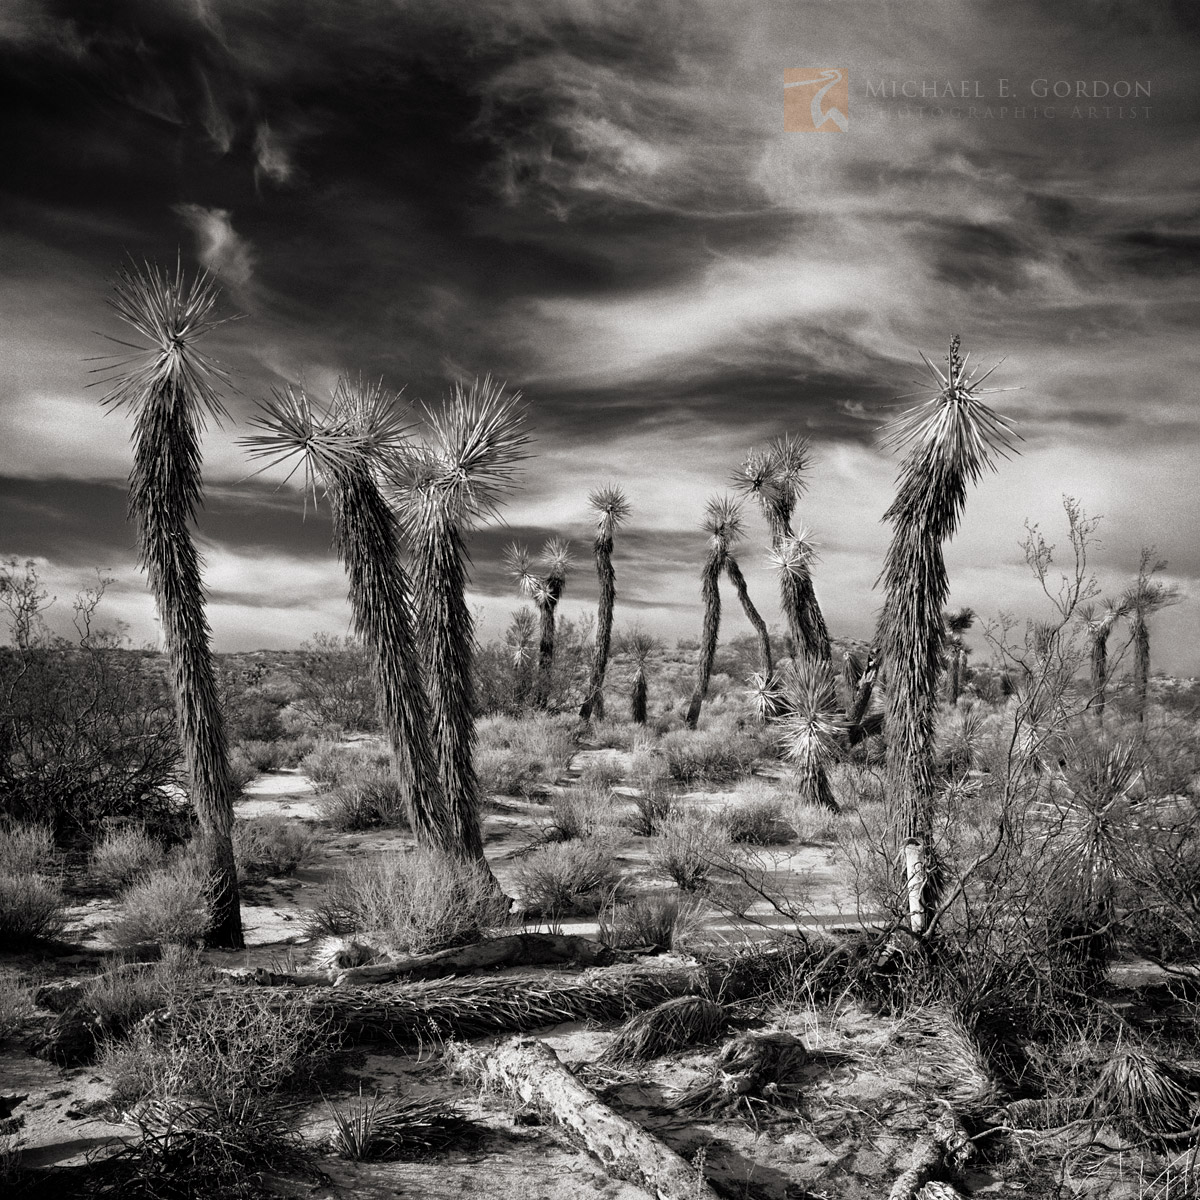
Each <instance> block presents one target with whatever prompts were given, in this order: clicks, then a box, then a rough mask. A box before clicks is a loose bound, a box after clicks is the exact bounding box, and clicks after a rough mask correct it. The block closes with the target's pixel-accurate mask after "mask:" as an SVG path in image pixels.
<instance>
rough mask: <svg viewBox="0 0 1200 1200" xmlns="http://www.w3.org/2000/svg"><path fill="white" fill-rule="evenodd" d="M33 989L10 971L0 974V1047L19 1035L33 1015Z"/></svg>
mask: <svg viewBox="0 0 1200 1200" xmlns="http://www.w3.org/2000/svg"><path fill="white" fill-rule="evenodd" d="M33 1009H34V1003H33V988H32V987H31V986H30V985H29V984H28V983H27V982H26V981H25V979H24V978H23V977H22V976H20V975H16V974H14V973H13V972H11V971H2V972H0V1046H2V1045H3V1044H4V1043H5V1042H6V1041H8V1039H9V1038H11V1037H14V1036H15V1035H16V1034H18V1033H20V1031H21V1028H22V1026H23V1025H24V1024H25V1022H26V1021H27V1020H28V1019H29V1017H30V1016H31V1014H32V1013H33Z"/></svg>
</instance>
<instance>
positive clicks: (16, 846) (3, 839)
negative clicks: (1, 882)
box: [0, 823, 58, 875]
mask: <svg viewBox="0 0 1200 1200" xmlns="http://www.w3.org/2000/svg"><path fill="white" fill-rule="evenodd" d="M57 869H58V852H57V851H56V850H55V848H54V834H53V832H52V831H51V829H50V827H49V826H48V825H25V824H19V823H18V824H12V825H0V875H50V874H53V873H54V872H55V871H56V870H57Z"/></svg>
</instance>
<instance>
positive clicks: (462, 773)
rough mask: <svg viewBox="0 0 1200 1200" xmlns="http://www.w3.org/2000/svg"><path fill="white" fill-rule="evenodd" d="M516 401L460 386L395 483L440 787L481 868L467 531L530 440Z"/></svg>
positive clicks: (459, 834)
mask: <svg viewBox="0 0 1200 1200" xmlns="http://www.w3.org/2000/svg"><path fill="white" fill-rule="evenodd" d="M519 404H520V394H519V393H514V394H509V393H508V392H506V391H505V389H504V387H503V385H501V384H497V383H495V382H493V380H492V379H491V378H490V377H488V378H485V379H483V380H476V381H475V382H474V383H473V384H472V385H471V386H470V387H469V388H464V387H463V386H462V385H461V384H456V385H455V387H454V392H453V395H452V396H451V399H450V402H449V403H448V404H447V405H446V406H445V408H444V409H442V410H441V411H440V412H431V413H430V414H429V417H428V423H429V434H430V436H429V440H428V443H427V444H426V445H424V446H421V447H419V448H418V449H416V450H414V452H413V454H412V456H411V463H410V466H409V468H408V470H407V471H406V473H405V474H404V475H402V476H401V478H400V479H399V480H398V481H397V483H398V485H399V486H398V488H397V503H398V508H399V511H400V515H401V520H402V523H403V526H404V530H405V533H406V540H407V542H408V545H409V551H410V556H411V563H412V574H413V582H414V584H415V590H416V611H417V628H418V631H419V637H420V641H421V646H422V649H423V651H424V658H425V664H426V671H425V683H426V689H427V697H428V701H429V723H430V736H431V739H432V742H433V752H434V757H435V759H436V760H437V768H438V784H439V787H440V790H441V796H442V803H443V805H444V806H445V808H446V810H447V812H448V814H449V819H450V822H451V825H452V827H453V831H454V839H455V841H456V842H457V844H458V846H459V848H460V852H461V853H462V854H464V855H466V856H468V857H471V858H475V859H478V860H480V861H481V862H482V861H483V841H482V838H481V836H480V831H479V799H480V797H479V779H478V777H477V776H476V774H475V766H474V753H475V686H474V680H473V670H474V656H475V623H474V619H473V617H472V615H471V609H470V606H469V605H468V604H467V569H468V555H467V550H466V545H465V543H464V536H465V534H466V533H467V532H468V531H469V530H470V529H471V528H472V527H473V526H474V525H475V524H477V523H478V522H479V521H480V520H483V519H486V518H487V517H489V516H492V515H494V514H495V512H496V510H497V506H498V505H499V503H500V500H501V499H502V497H503V496H504V495H505V493H506V492H508V491H510V490H511V489H512V487H513V486H514V483H515V473H516V470H517V467H518V465H519V463H520V462H521V461H522V460H523V459H524V458H525V457H526V453H525V448H526V446H527V445H528V443H529V438H528V437H527V436H526V435H525V433H524V431H523V430H522V423H523V420H524V414H523V413H522V411H521V409H520V408H519Z"/></svg>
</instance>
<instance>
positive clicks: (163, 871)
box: [108, 855, 211, 949]
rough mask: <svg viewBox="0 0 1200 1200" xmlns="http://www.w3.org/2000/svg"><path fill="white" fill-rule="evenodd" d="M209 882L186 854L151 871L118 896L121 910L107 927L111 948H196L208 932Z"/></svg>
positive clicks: (206, 874)
mask: <svg viewBox="0 0 1200 1200" xmlns="http://www.w3.org/2000/svg"><path fill="white" fill-rule="evenodd" d="M210 889H211V879H210V877H209V875H208V873H207V872H206V871H205V869H204V866H203V865H202V864H201V863H200V862H199V860H198V859H196V858H194V857H192V856H190V855H188V856H181V857H180V858H178V859H177V860H176V861H175V862H173V863H171V864H169V865H167V866H165V867H162V868H160V869H159V870H157V871H152V872H151V873H150V874H149V875H147V876H146V877H145V878H144V879H142V880H140V881H138V882H137V883H134V884H133V885H132V886H131V887H129V888H128V889H127V890H126V892H125V894H124V895H123V896H122V897H121V911H120V914H119V915H118V916H117V919H116V920H115V921H114V922H113V923H112V925H111V926H109V930H108V937H109V940H110V941H111V942H112V944H113V945H114V946H118V947H120V948H122V949H132V948H133V947H135V946H144V945H150V944H157V945H175V946H198V945H199V944H200V943H201V942H202V941H203V940H204V934H205V932H206V931H207V929H208V903H209V894H210Z"/></svg>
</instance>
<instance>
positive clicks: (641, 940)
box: [600, 892, 704, 950]
mask: <svg viewBox="0 0 1200 1200" xmlns="http://www.w3.org/2000/svg"><path fill="white" fill-rule="evenodd" d="M703 926H704V918H703V912H702V910H701V908H700V905H699V904H698V903H697V902H696V901H695V900H694V899H691V898H689V897H686V896H680V895H679V893H678V892H658V893H654V894H652V895H648V896H636V897H634V898H633V899H632V900H628V901H626V902H625V903H623V904H615V905H613V908H612V911H611V913H610V914H609V916H608V918H607V919H606V920H602V921H601V922H600V940H601V941H602V942H604V943H605V945H608V946H614V947H616V948H617V949H618V950H630V949H633V948H634V947H641V946H649V947H651V948H653V949H655V950H672V949H675V948H677V947H680V946H683V945H684V944H685V943H687V942H688V941H689V940H691V939H692V938H693V937H694V936H695V935H696V934H697V933H699V931H700V930H701V929H702V928H703Z"/></svg>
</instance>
